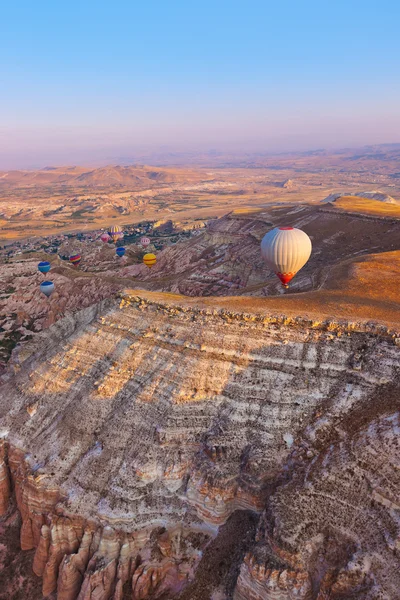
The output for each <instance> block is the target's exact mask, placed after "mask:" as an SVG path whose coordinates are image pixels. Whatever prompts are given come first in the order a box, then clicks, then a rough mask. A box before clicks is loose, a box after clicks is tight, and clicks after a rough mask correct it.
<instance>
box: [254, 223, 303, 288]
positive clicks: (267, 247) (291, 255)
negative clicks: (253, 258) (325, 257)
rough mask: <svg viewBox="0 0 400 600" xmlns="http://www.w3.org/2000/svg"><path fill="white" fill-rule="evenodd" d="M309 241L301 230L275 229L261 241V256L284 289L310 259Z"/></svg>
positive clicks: (293, 228)
mask: <svg viewBox="0 0 400 600" xmlns="http://www.w3.org/2000/svg"><path fill="white" fill-rule="evenodd" d="M311 250H312V245H311V240H310V238H309V237H308V235H307V234H306V233H305V232H304V231H302V230H301V229H296V228H295V227H275V229H271V231H268V233H266V234H265V235H264V237H263V239H262V241H261V254H262V256H263V258H264V260H265V262H266V263H267V265H268V267H269V268H270V269H271V270H272V271H273V272H274V273H275V274H276V275H277V276H278V277H279V279H280V280H281V282H282V285H283V286H284V287H288V283H289V281H291V280H292V279H293V277H294V276H295V275H296V273H298V271H300V269H301V268H302V267H304V265H305V264H306V262H307V261H308V259H309V258H310V254H311Z"/></svg>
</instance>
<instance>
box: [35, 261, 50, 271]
mask: <svg viewBox="0 0 400 600" xmlns="http://www.w3.org/2000/svg"><path fill="white" fill-rule="evenodd" d="M37 267H38V269H39V271H40V272H41V273H48V272H49V271H50V263H49V261H47V260H43V261H42V262H40V263H39V264H38V266H37Z"/></svg>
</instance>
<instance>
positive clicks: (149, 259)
mask: <svg viewBox="0 0 400 600" xmlns="http://www.w3.org/2000/svg"><path fill="white" fill-rule="evenodd" d="M143 262H144V264H145V265H146V266H148V267H149V268H151V267H152V266H153V265H155V264H156V262H157V258H156V255H155V254H152V253H151V252H149V254H145V255H144V256H143Z"/></svg>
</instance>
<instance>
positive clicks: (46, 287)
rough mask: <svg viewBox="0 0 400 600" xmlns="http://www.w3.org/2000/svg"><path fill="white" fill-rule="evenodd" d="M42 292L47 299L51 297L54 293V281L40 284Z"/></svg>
mask: <svg viewBox="0 0 400 600" xmlns="http://www.w3.org/2000/svg"><path fill="white" fill-rule="evenodd" d="M40 291H41V292H43V294H44V295H45V296H47V297H49V296H51V294H52V293H53V292H54V283H53V282H52V281H43V283H41V284H40Z"/></svg>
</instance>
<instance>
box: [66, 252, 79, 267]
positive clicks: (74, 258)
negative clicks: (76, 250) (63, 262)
mask: <svg viewBox="0 0 400 600" xmlns="http://www.w3.org/2000/svg"><path fill="white" fill-rule="evenodd" d="M81 259H82V257H81V255H80V254H73V255H72V256H70V257H69V262H71V263H72V264H73V265H74V267H77V266H78V265H79V263H80V262H81Z"/></svg>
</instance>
